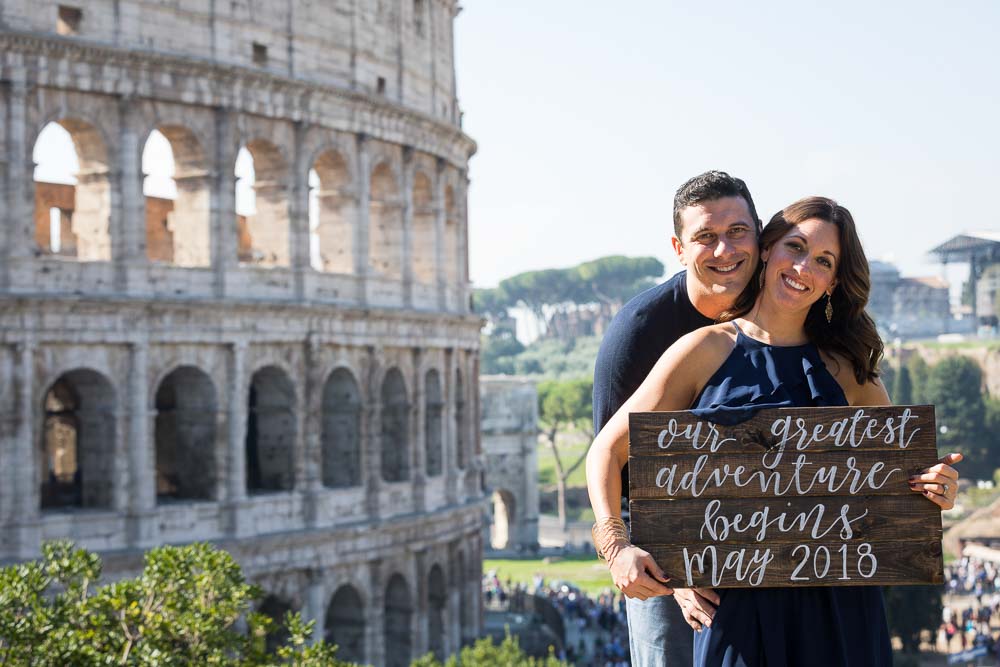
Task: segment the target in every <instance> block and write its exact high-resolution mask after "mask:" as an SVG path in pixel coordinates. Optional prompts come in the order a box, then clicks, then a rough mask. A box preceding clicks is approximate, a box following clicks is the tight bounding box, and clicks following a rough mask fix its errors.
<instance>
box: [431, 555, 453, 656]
mask: <svg viewBox="0 0 1000 667" xmlns="http://www.w3.org/2000/svg"><path fill="white" fill-rule="evenodd" d="M447 605H448V591H447V587H446V585H445V578H444V571H443V570H442V569H441V566H440V565H438V564H436V563H435V564H434V566H433V567H432V568H431V571H430V573H429V574H428V575H427V648H428V650H429V651H430V652H431V653H433V654H434V657H436V658H437V659H438V660H441V661H444V652H445V627H446V626H445V618H446V617H447V614H446V607H447Z"/></svg>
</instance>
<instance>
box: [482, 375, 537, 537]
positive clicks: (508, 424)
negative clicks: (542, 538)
mask: <svg viewBox="0 0 1000 667" xmlns="http://www.w3.org/2000/svg"><path fill="white" fill-rule="evenodd" d="M479 387H480V405H481V406H482V421H481V425H480V428H481V429H482V439H483V452H484V453H485V456H486V487H487V489H488V490H490V491H492V492H493V525H492V526H491V542H492V544H491V546H492V547H493V548H495V549H506V550H512V551H519V552H524V551H529V552H530V551H535V550H537V549H538V392H537V390H536V388H535V382H534V380H530V379H526V378H518V377H510V376H502V375H487V376H483V377H482V378H480V385H479Z"/></svg>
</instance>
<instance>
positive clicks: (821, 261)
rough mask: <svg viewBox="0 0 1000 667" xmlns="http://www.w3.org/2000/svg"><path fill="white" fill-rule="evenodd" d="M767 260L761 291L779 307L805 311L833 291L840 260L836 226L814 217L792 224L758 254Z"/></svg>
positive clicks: (838, 237)
mask: <svg viewBox="0 0 1000 667" xmlns="http://www.w3.org/2000/svg"><path fill="white" fill-rule="evenodd" d="M761 259H763V260H764V261H765V262H767V267H766V269H765V273H764V293H765V295H766V296H768V297H769V298H770V299H773V300H774V301H775V302H777V304H778V305H779V307H781V308H784V309H787V310H792V311H799V310H808V309H809V307H810V306H811V305H812V304H814V303H815V302H816V301H817V300H818V299H819V298H821V297H822V296H823V295H824V294H825V293H827V292H833V288H834V287H836V284H837V281H836V278H837V267H838V266H839V262H840V235H839V234H838V230H837V226H836V225H835V224H833V223H830V222H825V221H823V220H819V219H816V218H810V219H808V220H805V221H803V222H801V223H799V224H797V225H794V226H793V227H792V228H791V229H789V230H788V232H787V233H786V234H785V235H784V236H782V237H781V238H780V239H778V240H777V241H776V242H775V243H774V245H773V246H771V247H770V248H768V249H767V250H764V251H763V252H762V253H761Z"/></svg>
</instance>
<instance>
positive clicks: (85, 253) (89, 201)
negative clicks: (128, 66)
mask: <svg viewBox="0 0 1000 667" xmlns="http://www.w3.org/2000/svg"><path fill="white" fill-rule="evenodd" d="M52 124H55V125H56V126H58V127H59V128H61V129H62V130H65V132H66V133H68V134H69V138H70V140H71V142H72V145H73V150H74V151H75V154H76V155H75V158H76V164H77V167H76V170H75V173H74V174H68V176H69V178H64V179H62V180H60V182H46V181H44V180H42V181H40V180H39V178H40V177H41V178H45V176H43V175H42V173H43V172H44V171H45V167H46V165H44V164H41V163H40V164H39V165H38V167H37V168H36V170H35V173H36V177H35V183H34V186H35V214H34V219H35V242H36V244H37V245H38V248H39V250H40V251H41V252H43V253H45V254H50V255H57V256H59V257H65V258H67V259H70V258H72V259H76V260H78V261H82V262H95V261H105V262H106V261H110V260H111V162H110V160H109V157H108V148H107V143H106V142H105V140H104V137H103V135H102V133H101V131H100V130H99V129H98V127H97V126H96V125H94V124H93V123H91V122H88V121H86V120H83V119H81V118H79V117H76V116H61V117H58V118H57V119H56V120H54V121H53V123H47V124H46V125H45V126H44V127H43V128H42V130H41V131H40V132H39V134H38V138H37V139H36V140H35V143H34V146H33V151H32V155H33V159H34V160H35V161H36V162H39V161H45V160H54V161H59V162H62V161H65V160H67V159H69V160H71V161H72V157H73V156H58V155H45V154H43V153H44V152H45V151H44V146H43V145H42V144H43V143H45V142H46V139H47V138H49V137H58V136H59V135H60V134H61V133H60V132H59V130H58V129H56V128H52V127H50V125H52ZM63 136H65V135H63ZM57 141H58V139H57ZM40 149H42V150H40ZM53 180H55V179H53Z"/></svg>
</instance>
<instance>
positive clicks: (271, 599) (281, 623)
mask: <svg viewBox="0 0 1000 667" xmlns="http://www.w3.org/2000/svg"><path fill="white" fill-rule="evenodd" d="M257 611H258V612H259V613H261V614H264V615H265V616H267V617H268V618H270V619H271V620H272V621H274V626H273V628H272V630H271V632H270V633H268V635H267V638H266V639H265V643H266V646H267V650H268V652H269V653H273V652H274V651H275V649H277V648H278V647H279V646H282V645H283V644H285V643H286V642H287V641H288V638H289V637H290V636H291V635H290V634H289V632H288V627H287V626H286V625H285V614H287V613H288V612H294V611H296V609H295V605H294V604H292V602H291V601H289V600H287V599H285V598H283V597H281V596H279V595H276V594H274V593H271V594H269V595H267V596H266V597H265V598H264V599H263V600H261V601H260V604H259V605H258V606H257Z"/></svg>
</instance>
